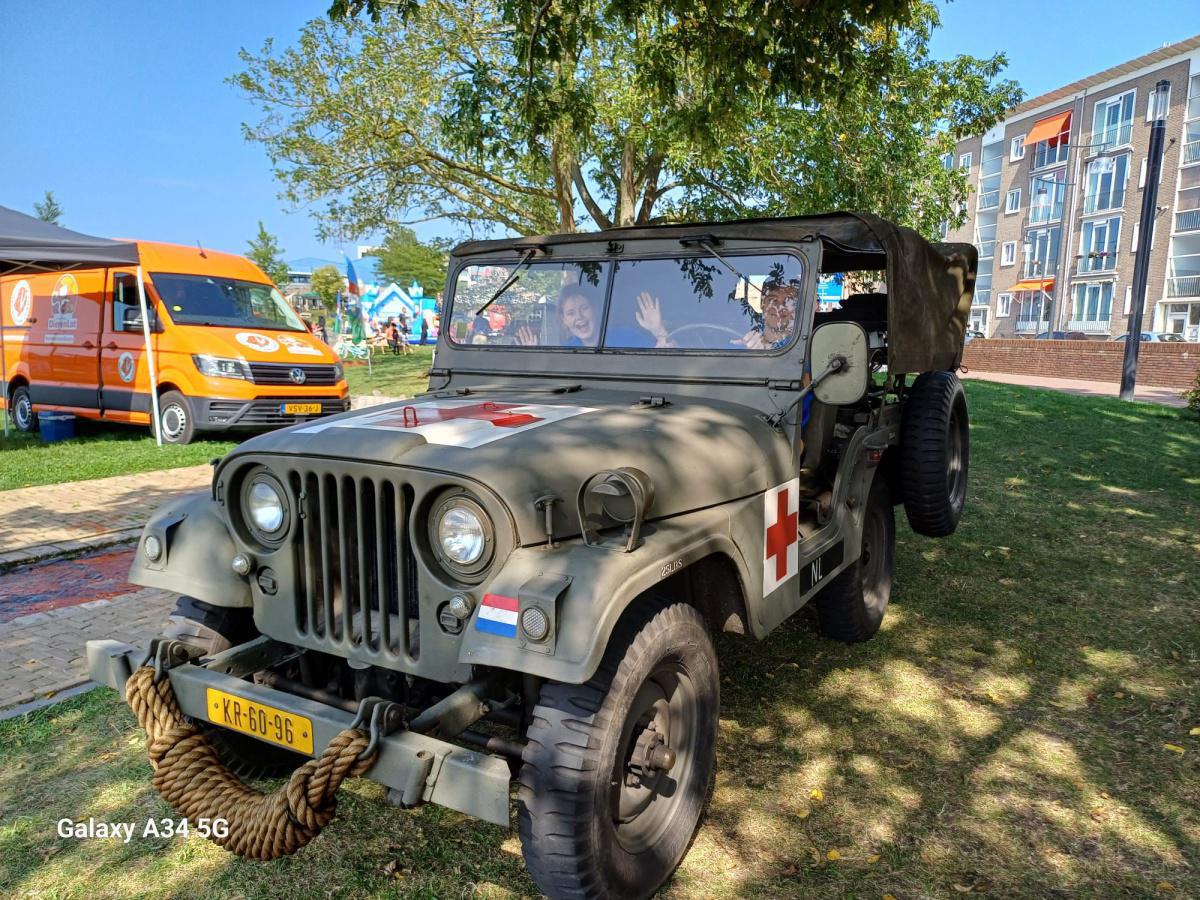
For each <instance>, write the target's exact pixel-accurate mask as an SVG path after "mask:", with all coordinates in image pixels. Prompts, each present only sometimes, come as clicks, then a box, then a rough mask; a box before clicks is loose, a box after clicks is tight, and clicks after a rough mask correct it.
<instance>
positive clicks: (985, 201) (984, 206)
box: [979, 191, 1000, 212]
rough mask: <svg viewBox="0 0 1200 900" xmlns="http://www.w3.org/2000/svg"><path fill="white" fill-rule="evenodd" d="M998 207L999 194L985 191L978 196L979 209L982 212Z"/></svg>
mask: <svg viewBox="0 0 1200 900" xmlns="http://www.w3.org/2000/svg"><path fill="white" fill-rule="evenodd" d="M999 206H1000V192H999V191H987V192H986V193H983V194H980V195H979V209H980V211H981V212H982V211H983V210H988V209H996V208H997V207H999Z"/></svg>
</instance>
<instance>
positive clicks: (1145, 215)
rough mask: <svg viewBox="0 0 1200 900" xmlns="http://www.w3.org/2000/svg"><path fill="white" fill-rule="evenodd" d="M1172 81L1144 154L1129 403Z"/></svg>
mask: <svg viewBox="0 0 1200 900" xmlns="http://www.w3.org/2000/svg"><path fill="white" fill-rule="evenodd" d="M1170 91H1171V82H1169V81H1167V80H1166V79H1165V78H1164V79H1163V80H1162V81H1160V82H1159V83H1158V84H1156V85H1155V86H1154V93H1153V94H1151V95H1150V104H1151V106H1150V108H1151V109H1152V110H1154V124H1153V125H1151V126H1150V149H1149V151H1148V153H1147V155H1146V188H1145V191H1143V193H1142V218H1141V222H1142V232H1143V236H1142V239H1141V246H1140V250H1139V252H1138V254H1137V258H1136V259H1135V260H1134V264H1133V287H1132V292H1131V293H1132V296H1131V298H1130V303H1131V306H1132V309H1130V316H1129V333H1128V336H1127V337H1126V338H1125V360H1124V365H1123V366H1122V368H1121V399H1122V400H1132V399H1133V393H1134V386H1135V385H1136V383H1137V361H1138V350H1139V349H1141V344H1142V312H1143V310H1144V309H1145V306H1146V282H1147V281H1148V279H1149V272H1150V247H1151V245H1152V244H1153V242H1154V217H1155V215H1156V213H1157V211H1158V178H1159V174H1160V173H1161V172H1162V158H1163V145H1164V144H1165V138H1166V133H1167V122H1166V119H1167V97H1168V96H1169V94H1170Z"/></svg>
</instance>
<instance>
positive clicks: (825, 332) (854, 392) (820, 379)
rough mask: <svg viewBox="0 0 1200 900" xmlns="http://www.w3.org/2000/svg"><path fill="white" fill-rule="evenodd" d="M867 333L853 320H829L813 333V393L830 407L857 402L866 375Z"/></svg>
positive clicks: (868, 348) (865, 380) (865, 384)
mask: <svg viewBox="0 0 1200 900" xmlns="http://www.w3.org/2000/svg"><path fill="white" fill-rule="evenodd" d="M869 354H870V347H869V346H868V344H867V332H866V330H865V329H864V328H863V327H862V326H861V325H859V324H858V323H857V322H830V323H828V324H827V325H822V326H821V327H820V328H818V329H817V330H816V331H814V332H813V336H812V342H811V344H810V353H809V358H810V359H811V360H812V373H813V396H815V397H816V398H817V399H818V400H820V401H821V402H822V403H826V404H828V405H830V406H845V405H847V404H850V403H857V402H858V401H859V400H861V399H862V398H863V395H864V394H866V392H867V380H868V379H869V378H870V375H871V371H870V363H869V360H870V356H869Z"/></svg>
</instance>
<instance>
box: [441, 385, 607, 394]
mask: <svg viewBox="0 0 1200 900" xmlns="http://www.w3.org/2000/svg"><path fill="white" fill-rule="evenodd" d="M581 390H583V385H582V384H564V385H560V386H559V387H540V388H539V387H534V388H530V387H520V386H518V385H515V384H503V385H497V386H495V387H487V386H484V387H473V388H457V389H455V390H454V393H455V394H457V395H458V396H460V397H466V396H467V395H469V394H493V393H499V392H500V391H520V392H521V393H525V394H574V393H575V392H577V391H581ZM439 393H445V392H444V391H439Z"/></svg>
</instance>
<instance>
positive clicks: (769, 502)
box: [763, 479, 800, 595]
mask: <svg viewBox="0 0 1200 900" xmlns="http://www.w3.org/2000/svg"><path fill="white" fill-rule="evenodd" d="M763 500H764V504H763V594H764V595H766V594H769V593H770V592H771V591H773V590H775V589H776V588H777V587H779V586H780V585H781V584H783V582H785V581H787V580H788V579H789V578H791V577H792V576H793V575H795V574H796V572H797V571H799V563H798V552H797V544H798V543H799V540H800V533H799V524H800V516H799V485H798V484H797V482H796V480H795V479H792V480H791V481H788V482H785V483H783V484H781V485H779V486H778V487H775V488H771V490H769V491H767V492H766V494H765V495H764V497H763Z"/></svg>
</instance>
